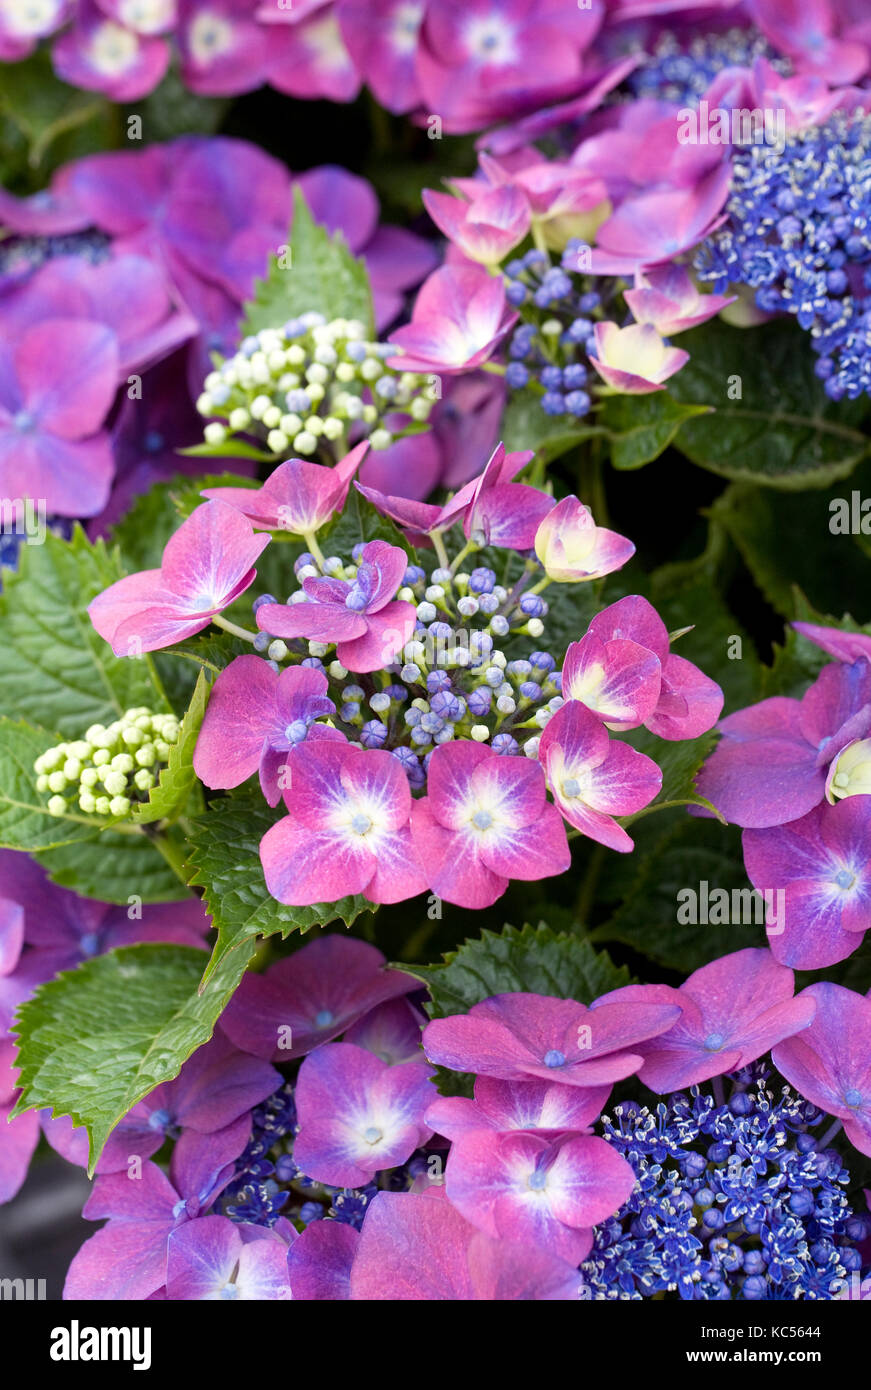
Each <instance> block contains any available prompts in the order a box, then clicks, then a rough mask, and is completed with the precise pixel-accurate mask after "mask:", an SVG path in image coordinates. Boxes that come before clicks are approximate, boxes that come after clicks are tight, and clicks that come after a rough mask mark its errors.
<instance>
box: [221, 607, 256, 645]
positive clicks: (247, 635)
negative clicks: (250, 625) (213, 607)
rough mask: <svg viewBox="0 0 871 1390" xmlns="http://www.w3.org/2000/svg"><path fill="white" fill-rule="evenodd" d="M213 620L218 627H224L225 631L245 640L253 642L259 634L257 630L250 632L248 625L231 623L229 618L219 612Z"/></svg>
mask: <svg viewBox="0 0 871 1390" xmlns="http://www.w3.org/2000/svg"><path fill="white" fill-rule="evenodd" d="M212 622H213V623H214V624H215V626H216V627H222V628H223V629H224V631H225V632H231V633H232V634H233V636H234V637H241V638H242V641H243V642H253V641H254V638H255V637H256V636H257V633H256V632H249V631H248V629H247V628H246V627H239V626H238V624H237V623H231V622H230V619H229V618H225V617H224V616H223V614H221V613H218V614H217V615H216V616H215V617H214V618H213V619H212Z"/></svg>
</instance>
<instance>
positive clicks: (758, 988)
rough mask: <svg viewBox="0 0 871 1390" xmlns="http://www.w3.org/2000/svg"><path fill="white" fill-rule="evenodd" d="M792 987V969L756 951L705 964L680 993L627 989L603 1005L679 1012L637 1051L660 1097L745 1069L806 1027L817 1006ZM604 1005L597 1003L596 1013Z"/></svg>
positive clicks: (658, 987) (643, 1075) (668, 989)
mask: <svg viewBox="0 0 871 1390" xmlns="http://www.w3.org/2000/svg"><path fill="white" fill-rule="evenodd" d="M793 989H794V979H793V974H792V971H791V970H788V969H787V968H786V967H785V966H783V965H780V964H778V962H777V961H776V960H775V959H774V957H773V956H772V955H771V953H770V952H769V951H765V950H757V949H754V948H752V947H750V948H748V949H747V950H744V951H735V952H733V953H732V954H731V955H728V956H721V957H720V959H719V960H715V961H712V962H711V963H710V965H703V966H702V967H701V968H700V969H699V970H695V971H694V972H693V973H692V975H690V976H689V978H688V979H686V980H685V981H684V983H683V984H682V985H681V986H680V988H679V989H677V990H673V989H672V988H671V987H670V986H668V985H627V986H625V988H623V989H618V990H615V991H614V992H613V993H612V994H606V995H603V996H602V1000H603V1001H609V1002H612V1003H613V1002H618V1001H622V1002H625V1003H630V1002H632V1001H633V1000H635V1001H637V1002H639V1003H645V1002H647V1003H653V1002H659V1003H669V1002H674V1003H675V1004H678V1005H679V1006H680V1008H681V1014H680V1017H679V1018H678V1020H677V1022H676V1023H674V1024H673V1025H672V1027H671V1028H670V1029H669V1030H668V1031H667V1032H665V1033H661V1034H660V1035H659V1036H658V1037H656V1038H654V1039H649V1040H648V1041H647V1042H645V1043H643V1044H641V1045H640V1046H639V1051H641V1052H642V1053H643V1054H644V1065H643V1067H642V1068H641V1070H640V1072H639V1076H640V1077H641V1080H642V1081H643V1082H644V1083H645V1085H647V1086H649V1087H650V1089H651V1090H652V1091H658V1092H659V1093H660V1094H661V1095H662V1094H665V1093H666V1092H669V1091H674V1090H677V1089H679V1088H681V1087H684V1086H693V1085H696V1084H697V1083H698V1082H700V1081H707V1080H708V1079H709V1077H712V1076H722V1075H723V1074H724V1073H725V1072H731V1071H739V1070H741V1069H742V1068H743V1067H746V1066H748V1065H749V1063H750V1062H755V1061H756V1059H757V1058H758V1057H761V1056H762V1054H763V1053H765V1052H768V1050H769V1049H770V1048H771V1047H773V1046H774V1045H775V1044H776V1043H779V1042H781V1041H782V1040H783V1039H784V1038H786V1037H791V1036H792V1035H793V1034H796V1033H799V1032H800V1031H801V1030H802V1029H805V1028H807V1026H808V1024H809V1023H810V1022H811V1020H812V1019H813V1016H814V1005H813V1001H812V1000H811V999H809V998H808V997H807V994H806V993H804V994H801V995H799V996H798V997H797V998H793ZM599 1006H600V1001H598V1000H597V1002H596V1005H594V1010H595V1008H597V1007H599Z"/></svg>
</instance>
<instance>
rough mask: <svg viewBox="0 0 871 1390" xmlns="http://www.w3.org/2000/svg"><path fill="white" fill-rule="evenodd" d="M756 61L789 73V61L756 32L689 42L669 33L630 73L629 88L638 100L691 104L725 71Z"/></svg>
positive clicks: (715, 35)
mask: <svg viewBox="0 0 871 1390" xmlns="http://www.w3.org/2000/svg"><path fill="white" fill-rule="evenodd" d="M757 58H767V59H768V61H769V62H770V63H771V64H772V66H773V67H774V68H776V69H777V71H778V72H788V71H789V64H788V62H787V61H786V59H784V58H783V57H780V56H778V55H776V54H775V52H774V50H773V49H771V48H770V47H769V45H768V43H767V41H766V39H765V38H764V36H763V35H762V34H760V33H758V32H757V31H756V30H754V29H729V30H727V31H726V32H725V33H719V34H718V33H711V34H699V35H697V36H695V37H693V38H691V39H690V40H689V42H688V43H687V42H686V41H685V40H683V39H682V38H680V37H679V36H678V35H676V34H671V33H666V34H663V36H662V38H661V39H660V40H659V41H658V43H657V44H656V46H655V48H654V50H653V52H652V53H651V54H649V55H647V56H645V57H644V59H643V61H642V63H641V64H640V66H639V67H637V68H636V69H635V71H634V72H632V73H630V75H629V76H628V77H627V79H626V86H627V87H628V88H629V90H630V91H631V93H632V95H633V96H634V97H636V98H652V99H654V100H660V101H678V102H680V103H681V105H691V104H692V103H693V102H694V101H696V100H699V99H700V98H701V97H703V96H704V94H705V92H706V91H707V89H708V87H709V86H710V85H711V83H712V82H713V80H714V78H715V77H716V76H717V74H718V73H720V72H722V71H723V69H724V68H731V67H738V68H749V67H752V66H753V64H754V63H755V61H756V59H757Z"/></svg>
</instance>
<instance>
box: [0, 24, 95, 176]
mask: <svg viewBox="0 0 871 1390" xmlns="http://www.w3.org/2000/svg"><path fill="white" fill-rule="evenodd" d="M108 107H109V103H108V102H107V101H106V99H105V97H101V96H99V95H98V94H97V93H95V92H85V91H81V90H77V89H76V88H75V87H69V86H67V84H66V83H65V82H61V81H60V80H59V78H57V77H56V76H55V74H54V72H53V70H52V66H51V62H50V59H49V56H48V53H47V52H46V51H45V50H40V51H39V52H37V53H34V54H33V55H32V56H31V57H29V58H27V59H26V60H25V61H24V62H22V63H7V64H4V67H3V84H2V87H0V111H2V112H3V114H4V115H5V116H7V117H8V119H9V120H11V121H12V122H13V123H14V124H15V125H16V126H17V127H18V129H19V130H20V132H21V134H22V135H23V136H24V138H25V140H26V141H27V145H28V163H29V164H30V165H31V167H32V168H34V169H35V168H37V167H38V166H39V165H40V164H41V163H42V160H43V159H44V157H45V154H46V151H47V150H48V148H49V146H51V145H52V144H53V143H54V141H55V140H57V139H58V138H59V137H60V136H62V135H64V134H66V133H68V132H70V131H72V130H75V129H76V128H77V127H79V126H83V125H87V124H89V123H90V122H92V121H97V120H100V119H101V118H102V117H104V116H105V114H106V112H107V110H108Z"/></svg>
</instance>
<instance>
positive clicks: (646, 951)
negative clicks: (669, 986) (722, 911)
mask: <svg viewBox="0 0 871 1390" xmlns="http://www.w3.org/2000/svg"><path fill="white" fill-rule="evenodd" d="M675 817H676V818H675ZM633 860H634V856H633ZM633 868H634V874H632V870H633ZM627 869H628V872H629V873H630V874H631V875H632V876H631V878H630V882H629V886H628V889H624V892H625V896H624V897H623V901H622V902H621V904H620V906H619V907H618V908H617V910H616V911H615V913H614V914H613V916H612V917H611V918H610V919H609V920H608V921H607V922H606V923H604V925H603V926H600V927H596V928H595V929H594V930H593V931H592V932H591V933H590V936H591V938H592V940H593V941H597V942H598V941H619V942H622V943H623V944H624V945H626V946H630V947H631V948H632V949H633V950H635V951H638V952H639V953H640V954H641V955H644V956H648V957H649V958H650V959H651V960H654V961H656V963H657V964H658V965H662V966H666V967H667V968H669V969H672V970H680V971H681V972H682V973H685V974H686V973H689V972H690V971H693V970H697V969H698V968H699V966H702V965H706V964H707V963H708V962H709V961H712V960H714V959H715V958H716V957H718V956H722V955H725V954H727V952H729V951H739V950H741V949H743V948H744V947H745V946H764V945H765V928H764V926H762V925H761V924H758V923H756V922H755V917H756V908H755V905H754V907H753V909H752V913H751V915H752V917H753V921H751V922H748V923H747V924H746V925H740V924H736V925H728V924H723V925H717V924H712V923H707V924H705V923H701V922H700V923H697V924H693V923H691V922H681V921H679V920H678V911H679V909H680V908H681V904H682V902H684V901H685V900H681V901H679V900H678V893H680V892H681V891H682V890H685V889H692V890H694V891H695V892H696V893H697V894H699V896H700V897H701V892H702V889H701V884H702V883H703V882H704V883H707V884H708V890H709V894H710V893H713V892H714V890H715V889H725V890H726V892H728V893H729V894H730V895H731V893H732V892H733V891H734V890H738V891H743V892H744V893H745V895H746V894H747V893H748V892H749V884H748V881H747V874H746V872H745V870H744V862H743V858H742V855H741V833H740V831H739V830H738V829H737V828H736V827H734V826H723V825H720V824H719V823H718V822H716V821H710V820H696V819H690V818H689V817H688V816H686V815H684V814H682V813H681V812H676V813H673V816H672V826H671V828H669V829H667V830H665V832H664V833H663V834H662V835H661V836H660V838H659V839H658V841H657V843H656V844H655V845H654V846H653V848H652V850H650V851H649V852H648V853H647V854H645V855H644V856H643V858H641V859H640V861H639V862H638V863H637V864H634V863H628V865H627ZM736 901H737V900H736ZM730 902H731V899H730ZM681 915H682V916H686V915H688V914H687V913H686V912H682V913H681ZM699 915H700V914H699ZM708 915H709V916H710V915H714V914H711V913H710V912H709V914H708Z"/></svg>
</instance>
